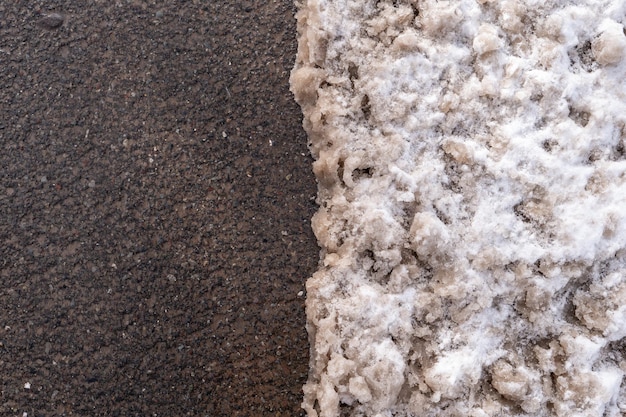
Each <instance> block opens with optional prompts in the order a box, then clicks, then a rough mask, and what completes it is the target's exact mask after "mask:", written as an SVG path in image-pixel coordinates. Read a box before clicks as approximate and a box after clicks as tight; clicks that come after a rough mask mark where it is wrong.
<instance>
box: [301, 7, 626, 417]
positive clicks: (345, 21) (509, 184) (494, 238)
mask: <svg viewBox="0 0 626 417" xmlns="http://www.w3.org/2000/svg"><path fill="white" fill-rule="evenodd" d="M625 14H626V0H612V1H611V0H601V1H598V0H570V1H566V0H541V1H539V0H500V1H493V0H457V1H437V0H380V1H375V0H305V1H303V4H301V5H299V12H298V14H297V19H298V28H299V49H298V58H297V62H296V66H295V68H294V71H293V73H292V77H291V82H292V90H293V92H294V94H295V97H296V100H297V101H298V103H299V104H300V105H301V107H302V110H303V113H304V127H305V129H306V131H307V133H308V135H309V139H310V149H311V151H312V153H313V155H314V157H315V159H316V162H315V163H314V172H315V174H316V176H317V178H318V181H319V204H320V210H319V211H318V213H317V214H316V215H315V217H314V218H313V222H312V223H313V229H314V231H315V233H316V236H317V238H318V240H319V243H320V246H321V247H322V253H321V262H320V269H319V271H318V272H317V273H316V274H315V275H314V276H313V277H312V278H311V279H310V280H309V281H308V283H307V318H308V331H309V334H310V337H311V344H312V348H311V355H312V357H311V373H310V377H309V381H308V383H307V384H306V386H305V387H304V393H305V399H304V404H303V407H304V408H305V409H306V411H307V413H308V415H309V416H310V417H313V416H318V415H319V416H322V417H330V416H339V415H346V416H392V415H393V416H420V417H422V416H437V417H441V416H471V417H484V416H493V417H495V416H551V415H554V416H563V417H566V416H567V417H571V416H585V417H587V416H599V417H600V416H618V415H624V414H625V413H626V388H625V385H626V384H625V383H623V374H624V372H626V339H625V337H626V143H625V142H626V29H624V24H625V23H626V18H625Z"/></svg>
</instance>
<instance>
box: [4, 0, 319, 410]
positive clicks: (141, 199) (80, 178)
mask: <svg viewBox="0 0 626 417" xmlns="http://www.w3.org/2000/svg"><path fill="white" fill-rule="evenodd" d="M293 13H294V6H293V4H292V2H291V1H289V0H283V1H272V0H263V1H260V0H250V1H246V0H243V1H242V0H239V1H231V2H227V3H226V4H224V2H217V1H209V0H204V1H199V0H189V1H183V0H174V1H173V0H168V1H165V0H160V1H138V0H137V1H131V0H94V1H90V2H77V1H74V0H56V1H54V0H53V1H43V0H39V1H23V0H13V1H5V2H0V146H1V149H2V151H1V152H0V166H1V167H2V168H1V169H0V173H1V175H0V415H3V416H28V417H32V416H70V415H75V416H297V415H302V412H301V410H300V402H301V395H302V394H301V387H302V385H303V384H304V382H305V380H306V376H307V372H308V341H307V334H306V331H305V316H304V295H305V294H303V293H301V291H303V290H304V283H305V281H306V279H307V277H308V276H309V275H310V274H312V272H313V271H314V269H315V267H316V265H317V259H318V248H317V245H316V243H315V239H314V237H313V235H312V233H311V231H310V227H309V219H310V217H311V215H312V214H313V212H314V211H315V210H316V205H315V201H314V196H315V190H316V188H315V187H316V186H315V181H314V178H313V175H312V173H311V169H310V164H311V162H312V161H311V159H310V157H309V154H308V151H307V148H306V136H305V134H304V132H303V131H302V129H301V115H300V111H299V109H298V107H297V105H296V104H295V103H294V101H293V98H292V95H291V93H290V92H289V90H288V77H289V71H290V69H291V66H292V64H293V61H294V56H295V48H296V43H295V39H296V34H295V21H294V19H293ZM299 293H300V295H299Z"/></svg>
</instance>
